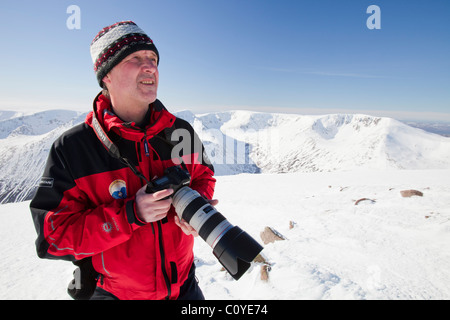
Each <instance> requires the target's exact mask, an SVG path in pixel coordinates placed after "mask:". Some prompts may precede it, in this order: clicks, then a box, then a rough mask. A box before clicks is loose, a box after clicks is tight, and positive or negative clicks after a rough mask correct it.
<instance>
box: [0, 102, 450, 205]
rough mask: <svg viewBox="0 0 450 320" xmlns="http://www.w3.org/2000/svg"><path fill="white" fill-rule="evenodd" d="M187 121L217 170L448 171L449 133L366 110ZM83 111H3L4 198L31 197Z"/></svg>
mask: <svg viewBox="0 0 450 320" xmlns="http://www.w3.org/2000/svg"><path fill="white" fill-rule="evenodd" d="M176 114H177V116H179V117H181V118H184V119H186V120H187V121H189V122H190V123H191V124H192V125H193V127H194V128H195V130H196V131H197V133H198V134H199V136H200V137H201V139H202V140H203V142H204V144H205V148H206V150H207V154H208V157H209V158H210V160H211V161H212V162H213V163H214V165H215V168H216V174H217V175H230V174H237V173H243V172H245V173H285V172H316V171H326V172H327V171H345V170H353V169H355V168H361V169H449V168H450V138H446V137H443V136H439V135H436V134H432V133H428V132H425V131H423V130H420V129H417V128H412V127H410V126H408V125H405V124H403V123H401V122H399V121H396V120H394V119H391V118H380V117H373V116H368V115H360V114H356V115H350V114H332V115H324V116H302V115H295V114H275V113H258V112H250V111H228V112H217V113H208V114H200V115H195V114H193V113H191V112H189V111H182V112H178V113H176ZM85 116H86V114H82V113H78V112H74V111H66V110H50V111H45V112H39V113H34V114H28V115H25V114H18V113H15V112H0V151H1V152H0V172H1V176H0V203H7V202H17V201H23V200H27V199H30V197H31V196H32V194H33V192H34V188H35V186H36V185H37V183H38V181H39V179H40V176H41V174H42V171H43V169H44V165H45V161H46V159H47V155H48V150H49V148H50V146H51V144H52V142H53V141H54V140H55V139H56V138H57V137H58V136H59V135H60V134H61V133H63V132H64V131H65V130H67V129H69V128H70V127H71V126H73V125H75V124H77V123H79V122H81V121H83V120H84V118H85Z"/></svg>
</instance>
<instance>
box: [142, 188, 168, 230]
mask: <svg viewBox="0 0 450 320" xmlns="http://www.w3.org/2000/svg"><path fill="white" fill-rule="evenodd" d="M146 188H147V186H143V187H142V188H141V189H139V191H138V192H137V193H136V215H137V216H138V218H139V219H140V220H141V221H143V222H155V221H159V220H161V219H163V218H165V217H166V216H167V212H168V211H169V209H170V206H171V204H172V199H171V198H169V199H166V200H161V199H164V198H165V197H167V196H170V195H171V194H172V193H173V190H172V189H166V190H161V191H158V192H155V193H146V192H145V189H146Z"/></svg>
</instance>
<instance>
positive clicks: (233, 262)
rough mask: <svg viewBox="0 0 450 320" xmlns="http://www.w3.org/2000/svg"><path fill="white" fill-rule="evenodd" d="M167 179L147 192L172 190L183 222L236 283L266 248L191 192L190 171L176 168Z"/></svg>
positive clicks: (157, 180) (169, 173)
mask: <svg viewBox="0 0 450 320" xmlns="http://www.w3.org/2000/svg"><path fill="white" fill-rule="evenodd" d="M164 173H165V176H163V177H162V178H158V179H156V180H154V181H152V182H151V183H149V184H148V185H147V189H146V192H147V193H154V192H157V191H160V190H164V189H169V188H171V189H173V190H174V192H173V194H172V195H171V196H172V205H173V206H174V208H175V211H176V213H177V215H178V217H179V218H180V219H183V220H185V221H186V222H187V223H188V224H189V225H190V226H191V227H193V228H194V229H195V231H197V233H198V234H199V236H200V237H201V238H202V239H203V240H204V241H205V242H206V243H207V244H208V245H209V246H210V247H211V248H212V249H213V254H214V255H215V256H216V258H217V259H218V260H219V262H220V263H221V264H222V266H223V267H224V268H225V269H226V270H227V271H228V273H229V274H230V275H231V276H232V277H233V278H234V279H235V280H239V278H240V277H241V276H242V275H243V274H244V273H245V272H246V271H247V270H248V269H249V268H250V265H251V262H252V261H253V260H254V259H255V257H256V256H257V255H258V254H259V253H260V252H261V250H262V249H263V247H262V246H261V245H260V244H259V243H258V242H257V241H256V240H255V239H253V238H252V237H251V236H250V235H248V234H247V233H246V232H245V231H243V230H242V229H240V228H239V227H238V226H233V225H232V224H231V223H229V222H228V220H227V219H226V218H225V217H224V216H223V215H222V214H221V213H220V212H218V211H217V210H216V208H214V207H213V206H212V205H211V204H210V203H209V201H208V200H207V199H205V198H204V197H202V196H201V195H200V194H199V193H198V192H197V191H195V190H192V189H191V188H189V186H188V185H189V182H190V181H191V177H190V175H189V172H188V171H187V170H183V169H182V168H181V167H179V166H174V167H170V168H168V169H166V170H165V171H164Z"/></svg>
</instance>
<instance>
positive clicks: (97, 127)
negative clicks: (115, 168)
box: [92, 109, 150, 183]
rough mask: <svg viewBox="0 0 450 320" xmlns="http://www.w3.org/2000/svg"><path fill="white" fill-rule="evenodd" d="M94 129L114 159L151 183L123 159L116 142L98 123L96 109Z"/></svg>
mask: <svg viewBox="0 0 450 320" xmlns="http://www.w3.org/2000/svg"><path fill="white" fill-rule="evenodd" d="M92 127H93V128H94V132H95V134H96V135H97V138H98V139H99V140H100V142H101V143H102V144H103V146H104V147H105V148H106V150H108V152H109V153H110V154H111V155H112V156H113V157H114V158H116V159H119V160H120V161H122V162H123V163H124V164H125V165H126V166H127V167H129V168H130V169H131V171H132V172H133V173H134V174H135V175H136V176H138V177H139V178H141V179H142V180H144V181H145V182H146V183H149V182H150V181H148V179H147V178H146V177H145V176H144V175H143V174H142V173H141V172H140V171H139V170H138V169H137V168H136V167H135V166H134V165H133V164H131V162H130V161H129V160H128V159H127V158H125V157H123V156H122V155H121V154H120V150H119V148H118V147H117V146H116V145H115V144H114V142H112V141H111V139H110V138H109V137H108V135H107V134H106V132H105V130H103V127H102V125H101V124H100V122H99V121H98V119H97V116H96V114H95V109H94V112H93V113H92Z"/></svg>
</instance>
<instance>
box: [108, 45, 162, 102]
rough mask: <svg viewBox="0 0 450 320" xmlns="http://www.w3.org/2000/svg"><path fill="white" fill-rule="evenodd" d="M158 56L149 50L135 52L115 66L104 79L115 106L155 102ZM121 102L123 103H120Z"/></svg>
mask: <svg viewBox="0 0 450 320" xmlns="http://www.w3.org/2000/svg"><path fill="white" fill-rule="evenodd" d="M157 63H158V56H157V55H156V53H155V52H153V51H151V50H141V51H136V52H134V53H132V54H130V55H128V56H127V57H126V58H125V59H123V60H122V61H121V62H120V63H119V64H118V65H116V66H115V67H114V68H113V69H112V70H111V71H110V72H109V73H108V74H107V75H106V76H105V77H104V78H103V81H104V82H105V83H106V84H107V86H108V91H109V93H110V95H111V98H112V99H113V100H115V101H113V102H114V103H115V104H117V103H116V102H118V103H119V104H122V105H126V106H129V105H133V104H135V105H146V106H148V104H150V103H152V102H154V101H155V100H156V94H157V90H158V81H159V73H158V64H157ZM122 102H123V103H122Z"/></svg>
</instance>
